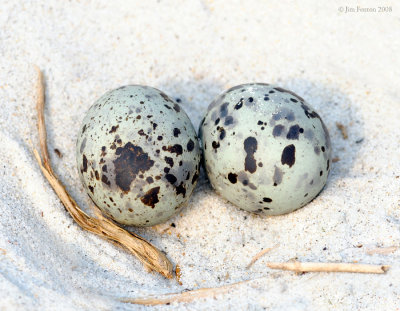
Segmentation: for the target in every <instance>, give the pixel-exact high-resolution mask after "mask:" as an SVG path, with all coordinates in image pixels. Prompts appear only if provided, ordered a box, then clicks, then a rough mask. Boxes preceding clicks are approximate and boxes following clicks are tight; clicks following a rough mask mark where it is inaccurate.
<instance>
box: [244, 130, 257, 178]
mask: <svg viewBox="0 0 400 311" xmlns="http://www.w3.org/2000/svg"><path fill="white" fill-rule="evenodd" d="M243 147H244V150H245V151H246V154H247V155H246V158H245V161H244V169H245V171H248V172H250V173H254V172H255V171H256V170H257V163H256V160H255V158H254V153H255V152H256V151H257V139H255V138H254V137H247V138H246V139H245V141H244V143H243Z"/></svg>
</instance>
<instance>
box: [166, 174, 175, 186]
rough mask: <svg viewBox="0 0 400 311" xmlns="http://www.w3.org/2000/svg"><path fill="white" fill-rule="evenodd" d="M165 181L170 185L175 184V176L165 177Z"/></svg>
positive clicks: (168, 175)
mask: <svg viewBox="0 0 400 311" xmlns="http://www.w3.org/2000/svg"><path fill="white" fill-rule="evenodd" d="M165 179H166V180H168V182H169V183H171V184H174V183H175V182H176V180H177V178H176V177H175V175H172V174H167V175H165Z"/></svg>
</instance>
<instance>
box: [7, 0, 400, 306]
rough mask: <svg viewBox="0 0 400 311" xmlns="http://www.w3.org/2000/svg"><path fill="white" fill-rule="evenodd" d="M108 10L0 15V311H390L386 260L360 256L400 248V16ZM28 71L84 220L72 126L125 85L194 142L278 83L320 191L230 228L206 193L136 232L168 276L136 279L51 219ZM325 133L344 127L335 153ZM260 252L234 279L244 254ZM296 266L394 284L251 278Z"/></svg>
mask: <svg viewBox="0 0 400 311" xmlns="http://www.w3.org/2000/svg"><path fill="white" fill-rule="evenodd" d="M112 2H113V4H111V1H101V2H99V1H97V2H95V1H78V2H76V1H71V2H67V1H55V0H54V1H41V2H39V1H29V2H28V1H3V3H2V4H1V6H0V105H1V106H0V142H1V151H0V164H1V165H0V176H1V177H0V198H1V199H0V309H2V310H3V309H4V310H13V309H19V310H23V309H29V310H55V309H57V310H72V309H75V310H77V309H79V310H110V309H114V310H115V309H118V310H132V309H141V308H143V309H144V307H138V306H134V305H126V304H123V303H120V302H118V301H117V300H116V297H139V296H140V297H141V296H146V295H150V294H156V295H157V294H162V293H168V292H175V291H182V290H185V289H196V288H199V287H212V286H221V285H224V284H228V283H233V282H237V281H242V280H248V279H257V278H259V279H258V280H256V281H254V282H251V283H248V284H247V285H242V286H238V287H236V288H235V289H233V290H231V291H230V292H229V293H226V294H223V295H219V296H218V297H217V298H216V299H213V298H211V299H200V300H198V301H195V302H193V303H188V304H176V305H174V307H176V308H182V309H187V310H209V309H220V310H221V309H245V308H248V309H250V310H260V309H263V308H268V309H272V310H327V309H336V310H360V309H362V310H365V309H368V310H377V309H386V310H395V309H396V308H398V307H399V305H400V285H399V284H400V250H399V249H397V250H395V251H394V252H392V253H389V254H375V255H368V254H367V251H368V250H369V249H371V248H377V247H391V246H396V247H397V246H399V245H400V230H399V225H400V201H399V190H400V178H399V175H400V156H399V151H398V149H399V142H400V130H399V124H400V101H399V98H400V58H399V55H400V7H399V6H398V5H397V6H396V5H394V4H395V2H394V1H389V2H387V3H385V5H386V4H388V5H390V4H392V5H393V8H392V9H393V11H394V12H391V13H378V12H377V13H348V14H340V13H339V12H338V8H339V7H340V6H356V3H355V2H352V1H351V0H348V1H338V2H334V1H326V2H324V3H323V2H322V1H301V4H291V3H289V2H287V3H286V4H285V3H283V1H272V2H270V3H269V4H265V3H266V2H267V1H246V4H245V5H244V4H243V2H244V1H206V0H204V1H158V2H156V1H154V2H153V1H135V2H134V1H131V2H129V4H127V3H126V2H128V1H122V0H121V1H112ZM268 2H269V1H268ZM241 3H242V4H241ZM299 3H300V2H299ZM363 3H366V2H365V1H363ZM376 3H377V1H370V2H369V4H370V6H372V7H376V6H377V4H376ZM363 6H365V7H368V6H369V5H368V3H366V4H364V5H363ZM32 64H37V65H38V66H39V67H40V68H42V69H43V70H44V73H45V77H46V83H47V94H46V95H47V100H48V101H47V103H48V104H47V108H46V117H47V124H48V132H49V143H50V151H51V156H52V161H53V164H54V166H55V167H56V172H57V174H59V176H60V177H61V179H62V180H63V181H64V182H65V183H66V184H67V185H68V189H69V190H70V191H71V193H72V195H73V196H74V197H75V198H76V199H77V201H78V202H79V204H81V205H82V206H83V207H84V208H85V209H87V206H88V203H89V200H88V197H87V196H86V194H85V193H84V191H83V188H82V186H81V184H80V181H79V179H78V175H77V170H76V167H75V151H74V148H75V140H76V135H77V132H78V127H79V125H80V122H81V120H82V119H83V115H84V113H85V112H86V110H87V109H88V108H89V106H90V105H91V104H92V103H93V102H94V100H95V99H96V98H98V97H99V96H101V95H102V94H103V93H104V92H105V91H107V90H110V89H113V88H115V87H118V86H121V85H124V84H133V83H135V84H146V85H150V86H154V87H157V88H160V89H162V90H163V91H165V92H166V93H167V94H169V95H170V96H172V97H174V98H180V99H182V105H183V107H184V109H185V110H186V111H187V113H188V114H189V116H190V117H191V119H192V120H193V123H194V125H195V126H196V127H197V126H198V124H199V122H200V120H201V118H202V115H203V114H204V112H205V110H206V107H207V105H208V103H209V102H210V101H211V100H212V99H213V97H214V96H216V95H217V94H218V93H220V92H222V91H223V90H224V89H226V88H228V87H231V86H234V85H236V84H240V83H245V82H251V81H258V82H272V83H276V84H279V85H281V86H282V87H285V88H288V89H291V90H293V91H295V92H296V93H298V94H299V95H301V96H303V97H304V98H305V99H306V100H307V101H308V102H309V104H311V105H312V106H314V107H315V108H316V110H317V111H318V112H319V113H320V115H321V116H322V117H323V119H324V121H325V123H326V124H327V126H328V128H329V130H330V134H331V138H332V144H333V149H334V150H333V156H334V157H339V158H340V161H339V162H337V163H334V164H333V169H332V173H331V175H330V178H329V181H328V185H327V187H326V189H325V191H323V192H322V194H321V195H320V196H319V197H318V198H317V199H316V200H314V201H313V202H312V203H311V204H309V205H308V206H306V207H304V208H302V209H300V210H298V211H297V212H295V213H292V214H289V215H286V216H280V217H273V218H267V217H258V216H253V215H250V214H248V213H246V212H244V211H239V210H237V209H236V208H235V207H234V206H232V205H231V204H229V203H227V202H226V201H224V200H222V199H221V198H219V197H218V196H217V195H216V194H215V193H214V192H213V191H212V190H211V188H210V185H209V184H208V182H207V181H206V180H205V178H204V176H202V178H201V180H200V182H199V185H198V187H197V189H196V191H195V193H194V195H193V197H192V199H191V201H190V204H189V206H188V207H187V208H186V209H185V210H184V211H183V212H182V213H181V214H180V215H178V216H177V217H175V218H173V219H171V220H170V221H169V222H168V223H166V224H164V225H160V226H158V227H156V228H148V229H136V228H132V230H133V231H134V232H137V233H139V234H141V235H143V236H144V237H146V238H147V239H150V240H151V241H152V242H153V243H154V244H155V245H156V246H158V247H159V248H160V249H162V250H164V251H165V252H167V253H168V256H169V258H170V259H171V261H172V262H173V263H174V264H179V265H180V266H181V268H182V278H181V281H182V283H183V285H182V286H180V285H179V284H177V282H176V281H169V280H165V279H163V278H161V277H160V276H158V275H155V274H148V273H146V272H144V270H143V267H142V265H141V264H140V263H139V262H138V260H136V259H135V258H134V257H133V256H131V255H129V254H128V253H126V252H124V251H121V250H120V249H119V248H117V247H115V246H113V245H111V244H110V243H108V242H106V241H104V240H101V239H99V238H97V237H96V236H94V235H92V234H90V233H87V232H84V231H82V230H81V229H80V228H79V227H78V226H77V225H76V224H75V223H74V222H73V221H72V219H71V217H70V216H69V215H68V214H67V213H66V212H65V210H64V208H63V206H62V205H61V203H60V201H59V200H58V199H57V197H56V195H55V194H54V192H53V191H52V190H51V188H50V186H49V184H48V183H47V182H46V180H45V179H44V177H43V176H42V175H41V173H40V171H39V168H38V166H37V165H36V163H35V161H34V158H33V156H32V154H31V151H30V149H31V147H30V140H31V141H32V143H33V144H34V145H37V143H38V139H37V134H36V114H35V111H34V104H35V102H34V100H35V97H34V93H33V90H34V86H35V83H36V80H35V77H36V76H35V71H34V68H33V66H32ZM336 122H341V123H342V124H343V125H344V126H346V127H347V129H348V135H349V138H348V139H347V140H344V139H343V138H342V136H341V134H340V132H339V130H338V129H337V128H336V125H335V123H336ZM361 139H363V141H362V142H360V143H356V141H358V140H361ZM54 148H58V149H59V150H60V151H61V152H62V153H63V155H64V157H63V158H61V159H59V158H58V157H57V156H56V155H55V153H54V151H53V150H54ZM171 223H175V225H176V228H173V227H171V226H170V224H171ZM161 232H164V233H161ZM274 245H278V246H277V247H276V248H274V249H273V250H272V251H271V252H269V253H268V254H266V255H265V256H263V257H262V258H261V259H260V260H259V261H257V262H256V263H255V264H254V265H253V266H252V267H251V268H250V269H249V270H247V269H246V266H247V265H248V263H249V262H250V260H251V258H252V257H253V256H254V255H255V254H257V253H258V252H259V251H260V250H261V249H264V248H268V247H272V246H274ZM293 258H297V259H298V260H301V261H317V262H336V261H338V262H339V261H343V262H353V261H354V262H361V263H369V264H389V265H391V269H390V270H389V272H388V273H387V274H385V275H360V274H339V273H332V274H326V273H311V274H304V275H295V274H294V273H291V272H284V271H277V270H270V269H268V268H267V267H266V266H265V262H267V261H287V260H290V259H293ZM157 308H160V309H168V310H169V309H171V306H169V307H163V306H162V307H157Z"/></svg>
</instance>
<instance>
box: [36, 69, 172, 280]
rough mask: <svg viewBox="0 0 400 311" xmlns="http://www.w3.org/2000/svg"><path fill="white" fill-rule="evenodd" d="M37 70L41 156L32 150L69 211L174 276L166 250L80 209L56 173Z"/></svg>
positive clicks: (147, 264)
mask: <svg viewBox="0 0 400 311" xmlns="http://www.w3.org/2000/svg"><path fill="white" fill-rule="evenodd" d="M36 70H37V72H38V86H37V104H36V110H37V113H38V130H39V140H40V151H41V155H42V157H41V156H40V155H39V152H38V151H37V150H36V149H34V150H33V153H34V156H35V158H36V161H37V162H38V164H39V166H40V169H41V171H42V173H43V175H44V176H45V177H46V178H47V180H48V182H49V183H50V185H51V186H52V187H53V189H54V191H55V192H56V194H57V195H58V197H59V198H60V200H61V202H62V203H63V204H64V206H65V208H66V209H67V211H68V212H69V213H70V215H71V216H72V218H73V219H74V220H75V221H76V222H77V224H78V225H79V226H80V227H82V228H83V229H85V230H87V231H90V232H92V233H94V234H97V235H98V236H100V237H102V238H104V239H107V240H110V241H112V242H114V243H115V244H117V245H119V246H121V247H124V248H126V249H127V250H128V251H130V252H131V253H132V254H133V255H135V256H136V257H137V258H138V259H139V260H140V261H141V262H142V263H143V264H144V266H145V267H146V268H147V269H148V270H150V271H156V272H158V273H160V274H161V275H163V276H164V277H166V278H169V279H170V278H172V275H173V274H172V268H173V266H172V264H171V262H170V261H169V260H168V259H167V257H166V256H165V255H164V254H163V253H161V252H160V251H159V250H158V249H157V248H156V247H154V246H153V245H152V244H151V243H149V242H147V241H146V240H145V239H143V238H142V237H140V236H138V235H136V234H134V233H130V232H128V231H126V230H124V229H122V228H120V227H118V226H117V225H116V224H115V223H114V222H112V221H110V220H108V219H107V218H104V217H99V218H94V217H90V216H89V215H87V214H86V213H85V212H84V211H82V210H81V209H80V208H79V206H78V204H77V203H76V202H75V200H74V199H73V198H72V197H71V196H70V195H69V193H68V192H67V190H66V189H65V187H64V185H63V184H62V183H61V182H60V181H59V180H58V178H57V177H56V175H55V174H54V171H53V169H52V168H51V163H50V157H49V154H48V151H47V134H46V125H45V120H44V103H45V100H44V83H43V76H42V73H41V71H40V70H39V68H37V67H36ZM42 158H43V161H42Z"/></svg>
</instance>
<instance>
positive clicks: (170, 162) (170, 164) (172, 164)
mask: <svg viewBox="0 0 400 311" xmlns="http://www.w3.org/2000/svg"><path fill="white" fill-rule="evenodd" d="M164 160H165V162H167V164H168V165H169V166H171V167H173V166H174V160H173V159H172V158H170V157H164Z"/></svg>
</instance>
